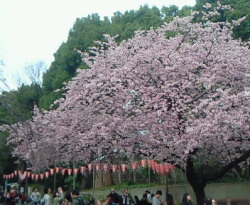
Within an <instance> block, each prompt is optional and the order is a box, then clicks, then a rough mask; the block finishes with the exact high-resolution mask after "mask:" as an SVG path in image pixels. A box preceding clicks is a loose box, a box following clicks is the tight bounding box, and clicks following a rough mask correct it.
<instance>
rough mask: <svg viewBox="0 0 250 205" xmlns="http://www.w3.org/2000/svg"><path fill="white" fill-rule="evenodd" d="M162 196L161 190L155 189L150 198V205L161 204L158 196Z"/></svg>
mask: <svg viewBox="0 0 250 205" xmlns="http://www.w3.org/2000/svg"><path fill="white" fill-rule="evenodd" d="M161 196H162V191H161V190H157V191H156V193H155V195H154V196H153V198H152V205H161V201H160V197H161Z"/></svg>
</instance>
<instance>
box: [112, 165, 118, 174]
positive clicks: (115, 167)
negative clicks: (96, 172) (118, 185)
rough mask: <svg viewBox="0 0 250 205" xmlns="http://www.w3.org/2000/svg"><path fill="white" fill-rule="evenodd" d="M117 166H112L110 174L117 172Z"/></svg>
mask: <svg viewBox="0 0 250 205" xmlns="http://www.w3.org/2000/svg"><path fill="white" fill-rule="evenodd" d="M117 169H118V165H117V164H112V172H117Z"/></svg>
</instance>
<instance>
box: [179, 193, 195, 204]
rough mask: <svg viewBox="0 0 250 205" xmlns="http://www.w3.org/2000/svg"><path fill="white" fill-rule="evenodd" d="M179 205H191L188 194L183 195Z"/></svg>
mask: <svg viewBox="0 0 250 205" xmlns="http://www.w3.org/2000/svg"><path fill="white" fill-rule="evenodd" d="M181 205H193V202H192V200H191V196H190V194H188V193H185V194H183V197H182V203H181Z"/></svg>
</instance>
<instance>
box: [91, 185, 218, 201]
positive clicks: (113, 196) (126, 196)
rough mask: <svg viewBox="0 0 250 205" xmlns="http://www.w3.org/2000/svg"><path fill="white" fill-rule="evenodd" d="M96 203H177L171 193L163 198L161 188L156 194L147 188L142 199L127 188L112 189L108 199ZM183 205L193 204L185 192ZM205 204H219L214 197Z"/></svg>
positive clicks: (207, 199) (206, 199)
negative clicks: (118, 191)
mask: <svg viewBox="0 0 250 205" xmlns="http://www.w3.org/2000/svg"><path fill="white" fill-rule="evenodd" d="M96 205H177V203H176V201H175V200H174V198H173V195H172V194H169V193H167V194H166V200H165V199H162V191H161V190H157V191H156V193H155V194H153V193H152V194H151V193H150V191H148V190H146V191H145V192H144V193H143V195H142V198H141V199H140V198H139V197H138V196H137V195H135V196H134V198H133V197H132V195H131V194H130V193H129V192H128V189H127V188H126V189H122V190H121V191H120V194H119V193H117V192H116V191H115V190H114V189H111V191H110V193H109V194H108V195H107V198H106V200H104V201H102V200H97V203H96ZM181 205H193V201H192V199H191V196H190V194H188V193H185V194H184V195H183V198H182V202H181ZM204 205H217V203H216V201H215V200H214V199H212V198H205V199H204Z"/></svg>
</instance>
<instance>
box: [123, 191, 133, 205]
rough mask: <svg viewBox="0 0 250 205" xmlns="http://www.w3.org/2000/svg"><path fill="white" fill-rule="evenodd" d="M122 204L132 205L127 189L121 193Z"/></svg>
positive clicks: (131, 198)
mask: <svg viewBox="0 0 250 205" xmlns="http://www.w3.org/2000/svg"><path fill="white" fill-rule="evenodd" d="M122 204H123V205H130V204H134V199H133V197H132V195H131V194H130V193H129V192H128V188H125V189H123V191H122Z"/></svg>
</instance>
